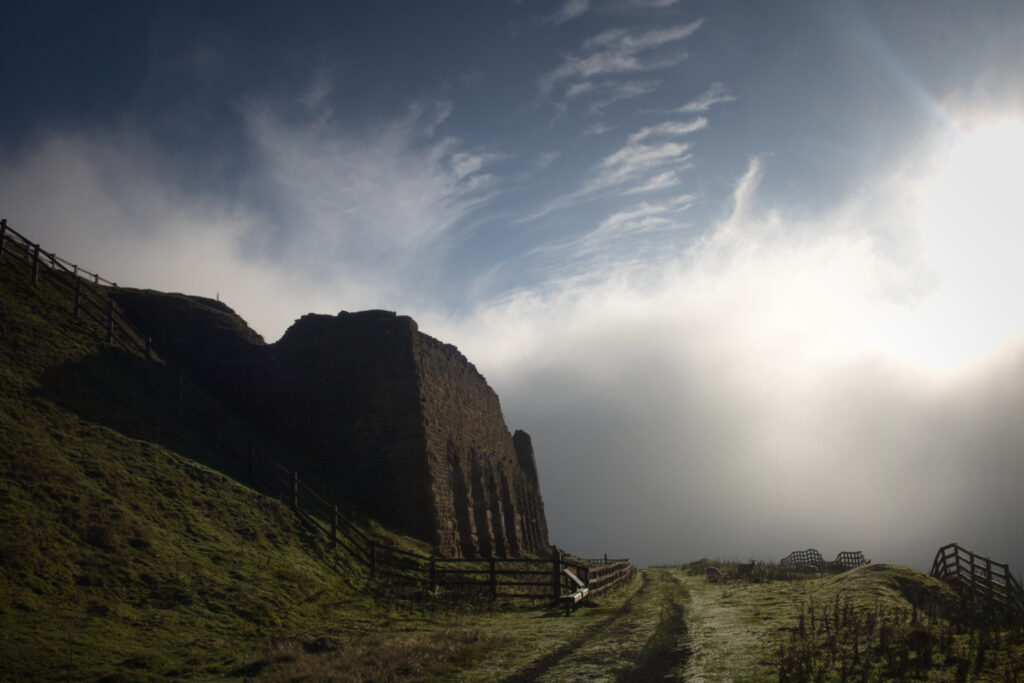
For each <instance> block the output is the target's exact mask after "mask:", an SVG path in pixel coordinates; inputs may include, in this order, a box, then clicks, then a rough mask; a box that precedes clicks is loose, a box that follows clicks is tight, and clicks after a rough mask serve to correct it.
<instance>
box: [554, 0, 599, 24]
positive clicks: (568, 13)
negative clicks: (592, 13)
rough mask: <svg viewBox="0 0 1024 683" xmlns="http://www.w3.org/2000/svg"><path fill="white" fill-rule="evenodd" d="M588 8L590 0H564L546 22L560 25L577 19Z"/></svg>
mask: <svg viewBox="0 0 1024 683" xmlns="http://www.w3.org/2000/svg"><path fill="white" fill-rule="evenodd" d="M589 9H590V0H565V2H564V3H563V4H562V6H561V7H559V8H558V11H557V12H555V13H554V14H553V15H551V16H550V17H549V18H548V20H547V23H551V24H554V25H555V26H560V25H562V24H564V23H566V22H568V21H572V20H573V19H579V18H580V17H582V16H583V15H584V14H586V13H587V10H589Z"/></svg>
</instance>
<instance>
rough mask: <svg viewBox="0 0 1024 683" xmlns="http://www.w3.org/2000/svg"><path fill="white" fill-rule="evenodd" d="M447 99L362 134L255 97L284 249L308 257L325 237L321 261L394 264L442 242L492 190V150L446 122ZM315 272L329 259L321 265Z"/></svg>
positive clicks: (377, 267)
mask: <svg viewBox="0 0 1024 683" xmlns="http://www.w3.org/2000/svg"><path fill="white" fill-rule="evenodd" d="M450 111H451V105H450V104H448V103H446V102H439V103H431V104H420V105H416V106H414V107H412V108H411V109H410V111H409V112H408V113H407V114H406V115H405V116H404V117H401V118H398V119H396V120H393V121H390V122H387V123H384V124H382V125H381V126H379V127H378V128H377V129H375V130H372V131H369V132H364V133H362V134H353V133H351V132H349V131H348V130H346V128H345V127H344V126H341V125H340V124H338V123H336V122H334V121H331V120H330V119H327V120H324V119H323V118H321V117H317V116H314V117H312V118H311V119H308V120H307V119H300V120H298V121H296V120H295V117H289V116H287V115H285V114H284V113H283V112H281V111H280V110H278V109H276V108H275V107H274V106H270V105H267V104H264V103H257V102H250V103H249V104H247V105H246V106H245V107H244V108H243V118H244V121H245V124H246V129H247V131H248V135H249V138H250V141H251V144H252V147H253V150H254V153H255V155H256V157H257V158H258V159H259V162H260V164H261V167H262V173H261V178H262V183H263V192H264V194H266V195H267V196H271V197H273V201H274V205H275V206H276V207H277V210H278V211H279V212H280V213H282V214H283V215H285V216H287V217H288V220H289V223H290V225H289V231H288V234H287V236H285V235H278V236H276V237H275V240H276V246H275V248H276V249H277V250H278V251H279V252H282V251H283V252H285V253H289V254H290V256H291V259H292V260H303V259H304V257H303V256H302V254H303V253H304V252H305V250H306V248H307V245H309V244H311V243H312V244H316V251H317V253H318V255H319V256H320V257H327V256H329V257H330V258H318V259H317V260H316V261H314V264H323V265H322V268H337V267H338V264H339V263H343V264H345V265H344V267H345V268H348V269H354V270H356V271H359V272H362V273H363V274H364V275H365V276H366V277H368V278H371V279H373V273H374V272H377V273H384V272H389V271H394V274H395V275H398V274H399V273H400V272H401V270H402V268H403V266H404V265H407V264H409V263H411V262H412V261H418V260H420V259H421V258H422V254H423V252H424V251H428V252H429V251H430V250H431V249H436V248H439V245H440V243H441V242H442V241H443V240H444V239H445V238H446V237H447V236H448V235H450V233H451V231H452V229H453V228H454V227H455V226H456V225H457V224H458V223H459V222H460V221H461V220H462V219H463V218H464V217H466V215H467V214H468V213H469V212H470V211H471V210H472V209H473V208H474V207H475V206H477V205H479V204H480V203H481V202H482V201H485V200H486V199H487V198H488V197H489V196H490V192H491V191H492V190H493V185H494V177H493V176H492V175H491V174H490V173H489V172H488V171H487V167H488V166H489V165H490V164H491V163H492V162H493V161H494V160H496V159H497V158H499V155H497V154H496V153H495V152H493V151H488V150H479V149H470V148H466V147H465V146H464V145H462V144H461V143H460V142H459V141H458V140H456V139H454V138H451V137H443V136H439V135H438V128H439V126H440V125H441V124H442V123H443V122H444V120H445V119H446V118H447V116H448V115H449V113H450ZM312 267H313V269H314V270H316V269H317V268H319V267H320V266H317V265H313V266H312Z"/></svg>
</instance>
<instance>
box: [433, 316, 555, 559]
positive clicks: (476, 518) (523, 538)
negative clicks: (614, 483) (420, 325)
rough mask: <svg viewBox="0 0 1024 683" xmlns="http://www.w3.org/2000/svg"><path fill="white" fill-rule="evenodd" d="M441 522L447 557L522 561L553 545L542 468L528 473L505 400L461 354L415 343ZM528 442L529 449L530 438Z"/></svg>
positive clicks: (533, 466)
mask: <svg viewBox="0 0 1024 683" xmlns="http://www.w3.org/2000/svg"><path fill="white" fill-rule="evenodd" d="M413 347H414V354H415V358H416V362H417V366H418V370H419V372H418V374H419V381H420V397H421V402H422V406H423V408H422V415H423V425H424V432H425V434H424V435H425V439H426V443H425V456H426V459H427V463H428V467H429V469H430V474H431V480H432V482H433V485H432V487H431V490H432V497H433V500H434V508H435V515H436V518H437V537H436V540H435V544H436V545H437V547H438V548H439V549H440V550H441V551H442V552H443V553H444V554H446V555H451V556H477V555H480V556H485V557H486V556H489V555H491V554H494V555H495V556H498V557H515V556H519V555H521V554H522V553H524V552H539V551H541V550H542V549H544V548H546V547H547V524H546V522H545V521H544V513H543V503H542V502H541V497H540V486H539V484H538V482H537V476H536V464H535V463H533V451H532V448H531V449H530V453H529V461H530V464H531V468H530V469H529V470H524V469H523V467H522V466H521V462H522V459H521V457H520V456H519V455H518V454H517V451H516V448H515V445H514V444H515V439H514V438H513V436H512V435H511V434H509V431H508V428H507V427H506V426H505V420H504V418H503V417H502V414H501V406H500V404H499V402H498V395H497V394H496V393H494V390H493V389H491V387H490V386H488V385H487V382H486V380H485V379H484V378H483V376H482V375H481V374H480V373H479V372H477V370H476V368H475V367H474V366H473V364H472V363H470V362H469V361H468V360H467V359H466V357H465V356H463V355H462V354H461V353H459V351H458V349H456V348H455V347H454V346H451V345H448V344H442V343H441V342H439V341H437V340H436V339H433V338H431V337H429V336H427V335H424V334H418V335H416V336H415V338H414V345H413ZM517 434H522V435H523V436H522V437H519V438H520V439H525V441H526V443H527V444H528V443H529V440H530V438H529V436H528V435H526V434H525V432H517Z"/></svg>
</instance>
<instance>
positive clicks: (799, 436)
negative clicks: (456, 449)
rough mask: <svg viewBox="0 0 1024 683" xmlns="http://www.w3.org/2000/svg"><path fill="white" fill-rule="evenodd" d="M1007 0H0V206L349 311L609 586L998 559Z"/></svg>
mask: <svg viewBox="0 0 1024 683" xmlns="http://www.w3.org/2000/svg"><path fill="white" fill-rule="evenodd" d="M1021 35H1024V4H1022V3H1019V2H1008V1H1003V0H988V1H985V0H979V1H977V2H970V3H967V2H961V1H949V2H947V1H942V0H929V1H927V2H926V1H923V0H921V1H916V0H901V1H899V2H892V1H891V0H886V1H878V2H874V1H872V2H858V1H854V0H837V1H835V2H828V3H808V2H786V1H782V2H773V3H764V2H726V1H724V0H723V1H710V0H708V1H693V2H687V1H685V0H558V1H550V2H541V1H540V0H481V1H478V2H468V1H465V2H446V1H444V0H438V1H436V2H429V3H427V2H394V1H389V0H380V1H377V2H373V3H336V2H303V1H296V2H291V3H269V2H252V1H249V2H244V3H242V2H228V1H224V2H216V3H209V2H188V1H177V2H166V3H164V2H136V1H132V2H117V1H110V2H103V3H80V2H46V1H40V2H35V3H4V4H3V6H2V8H0V87H2V90H0V92H2V93H3V104H2V106H0V153H2V155H3V156H2V158H3V162H2V164H0V215H2V216H3V217H4V218H6V219H7V220H8V222H9V223H10V225H11V226H12V227H14V228H15V229H17V230H19V231H20V232H22V233H24V234H26V235H27V236H29V238H30V239H33V240H36V241H39V242H40V243H41V244H42V245H43V247H44V248H45V249H49V250H52V251H55V252H56V253H57V254H58V255H61V256H63V257H65V258H67V259H69V260H71V261H73V262H75V263H78V264H80V265H81V266H82V267H84V268H87V269H89V270H93V271H98V272H99V273H100V274H102V275H103V276H104V277H106V278H108V279H110V280H113V281H116V282H118V283H119V284H121V285H125V286H136V287H148V288H153V289H160V290H165V291H180V292H185V293H188V294H196V295H202V296H208V297H218V298H220V299H221V300H222V301H224V302H226V303H227V304H228V305H230V306H232V307H233V308H234V309H235V310H236V311H237V312H238V313H239V314H240V315H241V316H242V317H244V318H245V319H246V320H247V321H248V322H249V323H250V325H251V326H252V327H253V328H254V329H256V330H257V331H258V332H260V333H261V334H262V335H263V336H264V338H265V339H266V340H267V341H268V342H272V341H274V340H276V339H277V338H278V337H280V336H281V334H282V333H283V332H284V331H285V330H286V329H287V327H288V326H289V325H290V324H291V322H292V321H293V320H295V319H297V318H298V317H300V316H301V315H303V314H305V313H307V312H319V313H336V312H338V311H341V310H348V311H357V310H364V309H371V308H380V309H388V310H394V311H398V312H399V313H401V314H405V315H411V316H412V317H413V318H414V319H416V320H417V321H418V323H419V325H420V330H421V331H423V332H426V333H427V334H430V335H432V336H434V337H437V338H439V339H441V340H443V341H445V342H449V343H453V344H455V345H456V346H458V347H459V349H460V350H461V351H462V352H463V353H464V354H465V355H466V356H467V357H468V358H469V359H470V360H471V361H472V362H473V363H474V364H475V365H476V367H477V368H478V369H479V370H480V371H481V373H482V374H483V375H484V376H485V377H486V378H487V380H488V382H489V383H490V385H491V386H492V387H493V388H494V389H495V390H496V391H497V392H498V394H499V396H500V397H501V402H502V407H503V410H504V413H505V417H506V421H507V422H508V424H509V427H510V428H511V429H517V428H522V429H525V430H526V431H528V432H530V434H531V435H532V436H533V443H534V447H535V449H536V451H537V460H538V469H539V471H540V476H541V486H542V491H543V494H544V500H545V505H546V509H547V516H548V523H549V527H550V531H551V540H552V542H554V543H557V544H558V545H559V546H561V547H564V548H566V549H568V550H570V551H571V552H573V553H575V554H578V555H582V556H600V555H602V554H604V553H608V554H609V555H610V556H628V557H631V558H633V559H634V561H636V562H637V563H639V564H641V565H648V564H661V563H675V562H684V561H689V560H695V559H698V558H701V557H705V556H706V557H711V558H720V559H726V560H728V559H733V560H746V559H751V558H753V559H760V560H771V559H776V560H777V559H779V558H781V557H783V556H785V555H786V554H788V553H789V552H790V551H793V550H802V549H806V548H808V547H814V548H817V549H819V550H820V551H821V552H822V554H823V555H825V556H826V558H830V557H833V556H834V555H835V554H836V553H838V552H839V551H842V550H863V551H864V552H865V554H866V555H867V556H868V557H870V558H872V559H873V560H874V561H876V562H895V563H899V564H907V565H910V566H914V567H918V568H921V569H926V570H927V569H928V568H929V567H930V565H931V560H932V558H933V556H934V554H935V552H936V550H937V549H938V548H939V547H940V546H942V545H944V544H946V543H950V542H954V541H955V542H959V543H960V544H962V545H964V546H966V547H968V548H970V549H972V550H975V551H976V552H978V553H981V554H983V555H987V556H990V557H992V558H993V559H996V560H998V561H1002V562H1009V563H1010V566H1011V570H1012V571H1013V572H1014V573H1015V574H1017V575H1018V576H1020V575H1021V571H1022V569H1024V543H1022V539H1024V497H1022V496H1021V495H1020V493H1019V489H1020V487H1021V483H1022V482H1024V420H1022V417H1024V415H1022V413H1021V410H1022V409H1021V406H1024V306H1022V304H1021V301H1020V297H1019V293H1020V292H1021V291H1024V269H1022V268H1020V267H1018V266H1019V261H1020V259H1021V254H1024V231H1022V228H1024V204H1022V197H1024V168H1022V165H1024V41H1022V40H1020V36H1021Z"/></svg>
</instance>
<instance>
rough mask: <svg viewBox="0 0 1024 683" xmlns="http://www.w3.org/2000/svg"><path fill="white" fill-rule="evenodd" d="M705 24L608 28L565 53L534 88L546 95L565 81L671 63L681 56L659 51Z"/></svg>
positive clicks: (669, 64) (700, 20) (638, 70)
mask: <svg viewBox="0 0 1024 683" xmlns="http://www.w3.org/2000/svg"><path fill="white" fill-rule="evenodd" d="M703 23H704V20H703V19H698V20H696V21H694V22H691V23H689V24H682V25H678V26H671V27H668V28H662V29H654V30H650V31H644V32H638V31H631V30H628V29H622V28H617V29H611V30H608V31H604V32H603V33H599V34H598V35H596V36H594V37H592V38H589V39H588V40H586V41H585V42H584V43H583V46H582V50H581V51H580V53H579V54H572V55H566V57H565V59H564V61H563V62H562V64H560V65H559V66H558V67H556V68H555V69H553V70H551V71H548V72H547V73H545V74H543V75H541V76H540V78H539V79H538V80H537V87H538V88H539V89H540V90H541V92H542V93H543V94H544V95H549V94H550V93H551V92H552V91H553V90H554V89H555V87H556V86H557V85H558V84H559V83H562V82H564V81H570V82H571V81H585V80H587V79H590V78H593V77H595V76H601V75H605V74H624V73H636V72H641V71H650V70H653V69H658V68H663V67H668V66H672V65H674V64H677V63H679V62H680V61H681V60H682V59H683V55H682V54H679V53H669V54H665V53H663V51H661V50H659V48H662V47H664V46H666V45H669V44H672V43H676V42H678V41H681V40H683V39H685V38H688V37H689V36H691V35H693V33H694V32H696V31H697V29H699V28H700V27H701V25H702V24H703Z"/></svg>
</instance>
